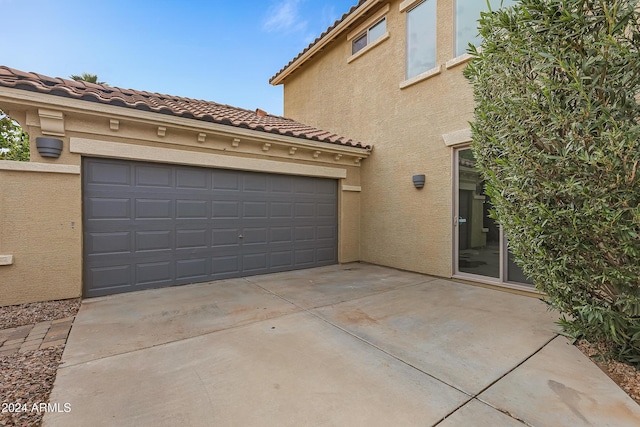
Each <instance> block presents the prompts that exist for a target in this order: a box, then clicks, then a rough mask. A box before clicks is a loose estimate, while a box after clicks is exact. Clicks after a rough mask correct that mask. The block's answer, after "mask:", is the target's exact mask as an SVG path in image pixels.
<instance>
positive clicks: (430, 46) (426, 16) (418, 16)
mask: <svg viewBox="0 0 640 427" xmlns="http://www.w3.org/2000/svg"><path fill="white" fill-rule="evenodd" d="M476 1H478V0H476ZM401 7H402V6H401ZM435 66H436V0H425V1H423V2H421V3H419V4H418V5H417V6H414V7H413V8H411V9H409V10H408V11H407V79H410V78H411V77H414V76H417V75H418V74H421V73H423V72H425V71H428V70H431V69H432V68H434V67H435Z"/></svg>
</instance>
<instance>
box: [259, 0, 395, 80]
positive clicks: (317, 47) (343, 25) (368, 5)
mask: <svg viewBox="0 0 640 427" xmlns="http://www.w3.org/2000/svg"><path fill="white" fill-rule="evenodd" d="M381 2H382V0H368V1H367V2H365V3H363V4H362V5H361V6H360V7H359V8H358V9H356V10H355V11H354V12H353V13H352V14H351V15H349V16H347V17H346V18H345V19H344V20H343V21H342V22H340V23H339V24H338V25H336V26H335V27H334V28H333V29H332V30H331V31H329V32H328V33H327V34H326V35H325V36H324V37H323V38H322V39H320V40H319V41H318V42H317V43H315V44H314V45H312V46H311V47H310V48H309V49H308V50H307V51H306V52H304V53H303V54H302V55H300V56H299V57H298V58H297V59H296V60H295V61H293V62H292V63H291V64H289V65H288V66H287V67H285V68H284V69H283V70H282V71H281V72H280V73H278V74H277V75H275V76H274V77H273V78H272V79H271V80H270V81H269V83H270V84H271V85H273V86H277V85H279V84H281V83H282V82H283V81H284V79H285V78H287V77H288V76H289V75H290V74H291V73H293V72H294V71H295V70H297V69H298V68H299V67H300V66H301V65H302V64H304V63H305V62H307V61H308V60H309V59H310V58H311V57H313V56H314V55H315V54H316V53H318V52H320V51H321V50H322V49H324V47H325V46H326V45H328V44H329V43H331V42H332V41H333V40H334V39H335V38H336V37H337V36H338V35H339V34H340V33H342V32H343V31H344V30H346V29H347V28H348V27H349V26H351V25H352V24H353V23H354V22H355V21H356V20H357V19H359V18H360V17H362V15H364V14H365V13H367V12H368V11H369V10H371V9H372V8H373V7H374V6H376V5H377V4H378V3H381Z"/></svg>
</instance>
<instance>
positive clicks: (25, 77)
mask: <svg viewBox="0 0 640 427" xmlns="http://www.w3.org/2000/svg"><path fill="white" fill-rule="evenodd" d="M0 86H4V87H8V88H14V89H20V90H28V91H32V92H40V93H45V94H49V95H54V96H62V97H66V98H75V99H78V100H84V101H92V102H99V103H103V104H108V105H113V106H116V107H124V108H133V109H138V110H144V111H151V112H154V113H160V114H169V115H173V116H177V117H183V118H188V119H193V120H200V121H206V122H213V123H218V124H223V125H229V126H234V127H238V128H245V129H254V130H257V131H261V132H268V133H275V134H279V135H284V136H294V137H297V138H302V139H306V140H310V141H320V142H325V143H329V144H337V145H343V146H348V147H356V148H366V149H371V146H370V145H366V144H363V143H361V142H358V141H354V140H352V139H349V138H346V137H344V136H340V135H336V134H334V133H331V132H327V131H324V130H321V129H317V128H314V127H312V126H307V125H305V124H302V123H299V122H296V121H294V120H291V119H287V118H285V117H281V116H274V115H271V114H268V113H266V112H264V111H262V110H260V109H257V110H255V111H251V110H245V109H242V108H237V107H232V106H230V105H225V104H218V103H216V102H210V101H203V100H196V99H191V98H183V97H177V96H171V95H163V94H159V93H150V92H145V91H138V90H134V89H120V88H118V87H113V86H105V85H99V84H94V83H88V82H79V81H74V80H68V79H63V78H52V77H48V76H44V75H41V74H37V73H26V72H24V71H20V70H16V69H13V68H9V67H6V66H0Z"/></svg>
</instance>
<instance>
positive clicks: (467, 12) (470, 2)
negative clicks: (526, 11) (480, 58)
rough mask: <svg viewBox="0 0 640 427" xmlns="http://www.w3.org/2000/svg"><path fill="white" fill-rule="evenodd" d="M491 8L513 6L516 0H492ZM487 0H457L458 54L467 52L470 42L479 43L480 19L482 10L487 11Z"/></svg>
mask: <svg viewBox="0 0 640 427" xmlns="http://www.w3.org/2000/svg"><path fill="white" fill-rule="evenodd" d="M489 3H490V4H491V10H496V9H498V8H500V5H501V4H502V6H503V7H508V6H513V5H514V3H515V0H490V1H489ZM487 10H488V8H487V2H486V0H482V1H480V0H456V56H460V55H462V54H464V53H466V52H467V47H468V46H469V43H472V44H474V45H478V44H479V43H480V36H479V35H478V19H480V12H485V11H487Z"/></svg>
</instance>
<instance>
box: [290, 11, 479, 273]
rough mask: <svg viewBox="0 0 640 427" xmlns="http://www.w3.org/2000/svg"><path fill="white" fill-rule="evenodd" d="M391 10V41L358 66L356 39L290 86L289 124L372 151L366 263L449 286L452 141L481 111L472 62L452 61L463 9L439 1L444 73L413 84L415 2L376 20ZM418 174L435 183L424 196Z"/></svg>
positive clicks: (367, 171)
mask: <svg viewBox="0 0 640 427" xmlns="http://www.w3.org/2000/svg"><path fill="white" fill-rule="evenodd" d="M429 1H436V0H429ZM387 4H388V5H389V11H388V13H387V14H386V18H387V32H388V33H389V36H388V38H387V39H386V40H384V41H382V42H380V43H379V44H378V45H376V46H374V47H372V48H371V49H370V50H368V51H367V52H365V53H363V54H361V55H360V56H359V57H357V58H356V59H354V60H351V61H350V62H349V61H348V59H349V57H350V56H351V42H350V41H348V40H347V36H346V33H347V32H348V31H349V30H347V31H345V32H343V33H342V34H340V35H339V36H338V37H337V38H336V39H335V40H334V41H333V42H331V43H330V44H329V45H327V46H326V47H325V48H324V49H323V50H322V51H321V52H319V53H318V54H316V55H315V56H314V57H313V58H311V59H310V60H309V61H307V62H306V63H305V64H304V65H303V67H301V68H300V69H298V70H296V71H294V72H292V73H291V74H290V75H288V76H287V77H286V78H284V80H283V83H284V106H285V108H284V111H285V116H287V117H290V118H292V119H295V120H298V121H301V122H304V123H309V124H310V125H313V126H317V127H320V128H324V129H329V130H331V131H333V132H336V133H340V134H344V135H348V136H349V137H352V138H355V139H358V140H361V141H366V142H367V143H371V144H373V146H374V151H373V153H372V155H371V156H370V157H369V158H368V159H367V161H366V162H365V163H363V166H362V174H361V176H362V182H363V186H362V193H361V199H360V204H361V212H362V218H361V223H360V226H361V228H360V244H361V247H360V254H361V260H363V261H366V262H372V263H376V264H381V265H387V266H391V267H396V268H400V269H406V270H411V271H417V272H421V273H427V274H433V275H437V276H444V277H450V276H451V275H452V246H453V227H452V224H453V212H452V211H453V195H452V192H453V190H452V188H453V187H452V185H453V184H452V179H453V178H452V170H453V164H452V162H453V156H454V151H453V149H452V147H451V146H448V145H446V144H445V142H444V139H443V135H445V134H450V133H453V132H457V131H463V130H465V129H468V127H469V125H468V122H469V121H470V120H471V119H472V114H473V105H474V104H473V96H472V88H471V86H470V84H469V83H467V81H466V80H465V79H464V77H463V76H462V69H463V68H464V63H465V58H458V59H457V60H456V61H452V60H453V59H454V37H455V35H454V7H455V5H454V0H438V1H437V44H436V57H437V66H436V69H437V70H435V71H434V72H436V73H437V71H438V70H439V71H440V72H439V74H436V75H433V76H431V77H429V78H426V79H423V80H421V81H418V82H416V83H414V84H411V85H407V84H408V82H407V81H406V79H405V61H406V57H405V55H406V53H405V51H406V48H405V46H406V33H407V29H406V11H400V7H401V4H406V2H400V1H391V2H388V3H387V2H380V5H379V7H377V8H375V9H373V10H372V13H371V14H375V13H376V11H377V10H379V9H382V8H384V7H385V6H386V5H387ZM415 4H418V2H415ZM366 20H367V17H366V16H365V17H362V18H361V19H359V20H358V21H357V22H355V23H354V24H353V26H352V28H356V27H358V25H360V23H362V22H365V21H366ZM447 63H449V64H447ZM447 65H449V67H447ZM401 86H404V87H403V88H401ZM461 133H463V134H464V133H465V132H461ZM463 140H464V138H463ZM414 174H425V175H426V184H425V186H424V188H423V189H421V190H417V189H415V188H414V186H413V185H412V175H414Z"/></svg>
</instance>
